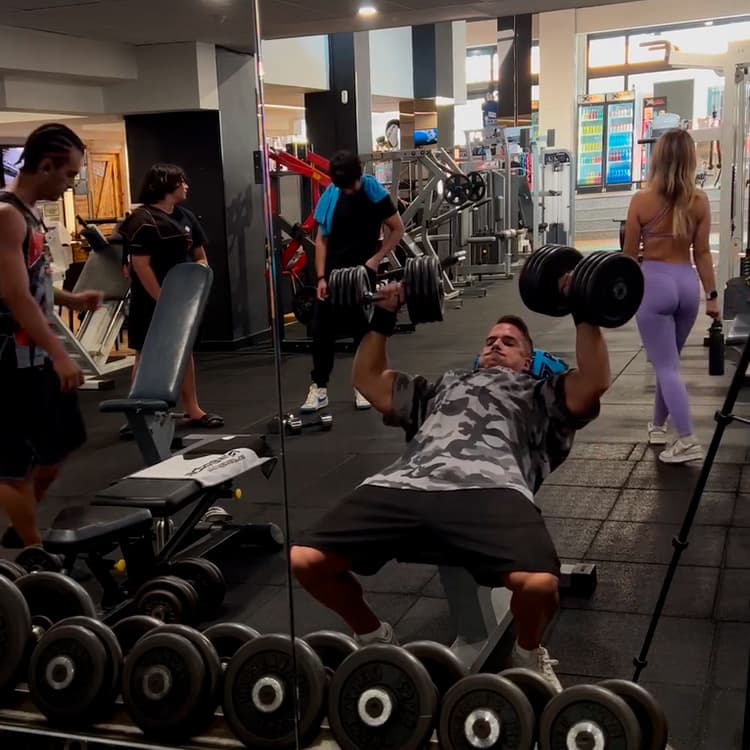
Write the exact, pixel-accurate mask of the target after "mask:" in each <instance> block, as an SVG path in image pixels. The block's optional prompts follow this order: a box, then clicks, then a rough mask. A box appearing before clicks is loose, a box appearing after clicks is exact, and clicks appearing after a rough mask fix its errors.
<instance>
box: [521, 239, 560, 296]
mask: <svg viewBox="0 0 750 750" xmlns="http://www.w3.org/2000/svg"><path fill="white" fill-rule="evenodd" d="M555 247H557V246H556V245H543V246H542V247H540V248H539V250H537V251H536V252H535V253H534V254H533V255H532V256H531V257H530V258H529V259H528V260H527V261H526V263H524V266H523V268H522V269H521V274H520V276H519V278H518V288H519V291H520V294H521V299H522V300H523V302H524V304H525V305H526V307H528V308H529V309H530V310H533V309H534V307H533V305H536V304H537V302H538V300H539V296H540V295H539V292H538V290H539V287H540V284H541V282H540V279H539V274H538V270H537V269H538V268H539V266H540V265H541V264H542V263H543V262H544V259H545V258H546V257H547V256H548V255H549V254H550V252H554V249H555Z"/></svg>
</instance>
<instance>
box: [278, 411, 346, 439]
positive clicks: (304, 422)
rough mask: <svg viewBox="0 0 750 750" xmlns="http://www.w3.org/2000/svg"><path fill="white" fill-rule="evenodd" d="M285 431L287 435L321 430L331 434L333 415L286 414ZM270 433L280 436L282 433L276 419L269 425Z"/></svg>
mask: <svg viewBox="0 0 750 750" xmlns="http://www.w3.org/2000/svg"><path fill="white" fill-rule="evenodd" d="M282 422H283V424H284V431H285V433H286V434H287V435H301V434H302V432H303V430H320V431H321V432H329V431H330V430H331V429H332V428H333V416H332V415H331V414H314V415H309V416H308V415H304V416H302V415H297V414H293V413H289V414H285V415H284V418H283V420H282ZM268 432H269V433H271V434H272V435H278V434H279V433H280V432H281V422H280V421H279V418H278V417H274V418H273V419H272V420H271V421H270V422H269V423H268Z"/></svg>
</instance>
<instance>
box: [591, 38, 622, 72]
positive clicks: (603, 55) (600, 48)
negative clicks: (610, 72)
mask: <svg viewBox="0 0 750 750" xmlns="http://www.w3.org/2000/svg"><path fill="white" fill-rule="evenodd" d="M624 64H625V37H624V36H612V37H607V38H605V39H589V68H608V67H610V66H611V65H624Z"/></svg>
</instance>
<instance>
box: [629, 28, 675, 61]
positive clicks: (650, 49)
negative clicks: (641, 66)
mask: <svg viewBox="0 0 750 750" xmlns="http://www.w3.org/2000/svg"><path fill="white" fill-rule="evenodd" d="M666 41H667V37H666V36H662V35H661V33H659V32H657V33H655V34H634V35H633V36H631V37H630V39H629V41H628V62H629V63H645V62H664V58H665V56H666V51H665V49H664V47H663V46H660V45H663V44H664V42H666ZM642 45H648V46H642Z"/></svg>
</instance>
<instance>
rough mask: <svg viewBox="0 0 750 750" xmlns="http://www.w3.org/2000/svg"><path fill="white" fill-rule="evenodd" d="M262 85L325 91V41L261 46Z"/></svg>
mask: <svg viewBox="0 0 750 750" xmlns="http://www.w3.org/2000/svg"><path fill="white" fill-rule="evenodd" d="M263 76H264V81H265V83H275V84H278V85H280V86H298V87H301V88H305V89H317V90H320V91H327V90H328V88H329V81H330V75H329V70H328V37H327V36H307V37H298V38H295V39H269V40H266V41H264V42H263Z"/></svg>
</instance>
